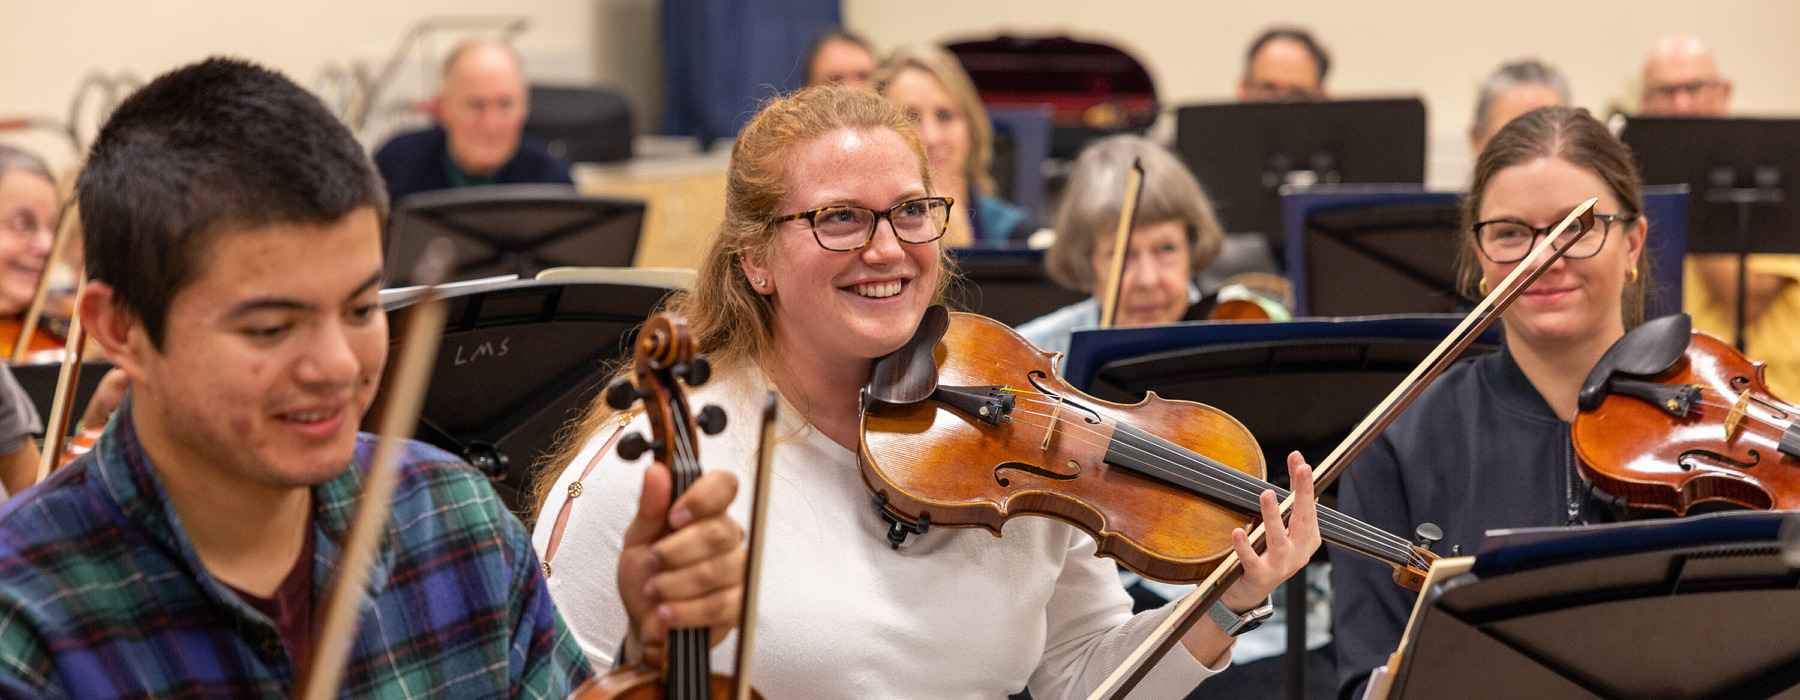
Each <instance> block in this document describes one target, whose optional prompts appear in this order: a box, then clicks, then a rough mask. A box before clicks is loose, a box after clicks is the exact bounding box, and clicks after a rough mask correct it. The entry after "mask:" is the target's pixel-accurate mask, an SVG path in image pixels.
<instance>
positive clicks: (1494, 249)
mask: <svg viewBox="0 0 1800 700" xmlns="http://www.w3.org/2000/svg"><path fill="white" fill-rule="evenodd" d="M1637 218H1638V215H1637V214H1595V215H1594V221H1597V222H1600V235H1598V236H1596V235H1592V234H1590V235H1586V236H1582V237H1581V238H1580V240H1577V241H1575V244H1574V245H1572V246H1569V247H1568V249H1567V250H1566V251H1564V252H1563V257H1564V258H1568V259H1571V260H1580V259H1582V258H1591V257H1594V256H1595V255H1599V254H1600V249H1601V248H1602V247H1605V246H1606V234H1609V233H1612V225H1613V224H1614V223H1615V222H1616V223H1620V224H1628V223H1631V222H1633V221H1636V220H1637ZM1555 229H1556V227H1555V226H1545V227H1543V228H1537V227H1534V226H1529V225H1526V224H1525V222H1523V221H1518V220H1516V219H1494V220H1492V221H1483V222H1480V223H1477V224H1475V247H1477V248H1480V249H1481V254H1482V255H1484V256H1486V257H1487V259H1488V260H1491V261H1493V262H1494V264H1496V265H1507V264H1511V263H1516V262H1518V261H1520V260H1524V259H1525V256H1527V255H1530V254H1531V249H1532V247H1533V246H1535V245H1536V244H1537V239H1538V236H1548V235H1550V232H1551V231H1553V230H1555ZM1580 229H1581V219H1576V220H1575V222H1574V223H1572V224H1569V230H1568V233H1565V234H1563V235H1565V236H1566V235H1569V234H1573V233H1577V232H1579V231H1580Z"/></svg>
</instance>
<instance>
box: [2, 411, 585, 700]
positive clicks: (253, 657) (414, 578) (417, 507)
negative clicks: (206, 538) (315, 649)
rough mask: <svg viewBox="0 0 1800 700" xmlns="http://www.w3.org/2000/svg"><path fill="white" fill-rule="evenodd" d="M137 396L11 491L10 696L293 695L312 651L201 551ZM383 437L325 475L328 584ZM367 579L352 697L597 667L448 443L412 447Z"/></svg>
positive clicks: (579, 674) (573, 675)
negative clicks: (297, 652) (304, 654)
mask: <svg viewBox="0 0 1800 700" xmlns="http://www.w3.org/2000/svg"><path fill="white" fill-rule="evenodd" d="M128 414H129V412H128V411H120V412H119V416H118V417H117V418H115V419H114V421H113V422H112V424H111V426H110V427H109V428H108V429H107V431H106V434H105V435H104V436H103V437H102V438H101V439H100V442H99V444H98V445H97V446H96V447H95V449H94V451H93V452H91V453H89V454H88V455H86V456H84V457H82V458H81V459H80V460H78V461H76V462H75V463H74V464H72V465H70V466H69V467H68V468H65V469H63V470H61V471H59V472H57V473H56V474H55V475H54V476H53V477H52V478H50V479H49V480H47V481H46V482H45V483H44V484H41V485H39V486H38V487H36V488H34V489H32V490H31V491H29V492H27V493H25V494H22V495H21V497H20V498H17V499H14V500H13V501H11V502H9V503H8V504H7V505H6V507H4V508H0V697H8V698H11V697H49V698H84V699H86V698H116V697H158V698H166V697H258V696H260V697H271V696H286V695H288V694H289V693H290V692H291V690H292V688H293V686H294V684H295V678H296V675H299V676H302V677H303V676H304V675H305V673H304V669H303V670H301V672H300V673H299V674H296V671H295V669H294V668H293V666H292V664H291V663H290V661H289V658H288V652H287V649H286V647H285V646H284V645H283V643H282V639H281V635H280V632H279V631H278V630H277V629H276V626H275V623H274V622H272V621H270V620H269V618H268V617H267V616H266V615H264V614H263V613H261V612H258V611H257V610H256V609H255V608H253V607H251V606H250V605H248V604H246V603H245V602H244V601H243V600H242V599H240V598H239V597H238V596H237V595H236V594H234V593H232V592H231V589H230V588H229V587H228V586H227V585H226V584H225V583H224V582H222V581H220V580H219V579H217V578H215V577H214V576H213V575H212V574H211V573H209V572H207V570H206V568H205V567H204V566H202V565H201V563H200V558H199V554H198V553H197V552H196V551H195V549H194V545H193V542H192V541H191V540H189V538H188V535H187V533H186V531H185V530H184V529H183V527H182V525H181V521H180V518H179V517H178V516H177V514H176V512H175V509H174V507H173V505H172V504H171V502H170V501H169V497H168V494H167V493H165V492H164V490H163V488H162V485H161V483H160V482H159V481H158V480H157V472H156V468H154V467H153V466H152V464H151V463H150V459H149V456H148V455H147V454H146V453H145V452H144V450H143V447H142V445H141V443H140V442H139V441H138V437H137V435H136V432H135V430H134V429H133V427H132V424H131V421H130V418H129V415H128ZM375 445H376V440H375V438H374V437H373V436H370V435H361V436H359V437H358V440H357V445H356V451H355V457H354V459H353V462H352V465H353V466H352V468H350V469H346V470H344V473H343V474H341V475H339V476H338V477H337V478H335V479H333V480H331V481H329V482H327V483H325V484H322V485H319V486H316V487H314V488H313V527H314V528H315V529H314V536H315V540H314V548H315V550H316V551H315V552H314V556H313V559H312V572H313V582H314V589H315V590H317V591H319V592H320V594H326V592H327V591H328V590H329V587H330V585H331V578H332V576H333V575H334V571H335V569H336V567H335V562H336V561H337V560H338V557H339V553H340V548H341V547H342V546H343V544H344V540H345V538H346V537H347V530H348V528H349V524H350V521H351V519H352V518H353V517H354V513H355V509H356V504H357V501H358V497H359V495H360V494H361V492H362V480H363V476H364V472H365V470H366V468H367V467H366V465H367V464H369V463H370V461H371V459H372V458H373V455H374V452H375ZM164 468H179V467H164ZM367 593H368V595H369V597H370V600H369V601H367V602H365V603H364V607H363V613H362V618H361V625H360V627H359V631H358V635H357V638H356V641H355V644H354V646H353V648H352V650H351V654H350V661H349V667H348V669H347V671H346V674H345V680H344V685H343V688H342V691H341V695H342V696H344V697H356V698H453V697H455V698H460V697H483V698H485V697H502V696H510V697H529V698H558V699H560V698H563V697H565V696H566V695H568V693H569V692H570V690H572V689H573V688H574V687H575V686H576V685H578V684H579V683H580V682H581V681H583V680H585V679H586V677H587V676H588V675H589V670H588V666H587V663H586V661H585V660H584V659H583V658H582V655H581V651H580V649H579V648H578V647H577V646H576V644H575V641H574V638H573V637H572V636H571V635H570V634H569V632H568V629H567V628H566V627H564V625H563V622H562V619H561V618H560V617H559V616H558V615H557V614H556V610H555V608H553V607H552V606H551V602H550V597H549V595H547V591H546V589H545V587H544V580H543V578H542V576H541V575H540V573H539V570H538V563H537V557H536V555H535V554H534V553H533V552H532V550H531V543H530V539H529V535H528V533H527V532H526V531H525V529H524V527H523V526H522V525H521V524H520V523H519V522H518V521H517V520H516V519H514V518H513V517H512V516H511V515H510V514H508V513H507V512H506V509H505V507H504V506H502V505H501V503H500V500H499V499H498V498H496V497H495V496H494V493H493V490H492V489H491V488H490V487H489V486H488V484H487V483H486V480H485V479H484V478H483V477H482V476H481V475H480V474H478V473H476V472H475V471H474V470H473V469H471V468H469V467H468V466H467V465H465V464H463V463H461V462H459V461H457V460H456V459H455V458H454V457H452V456H450V455H449V454H447V453H444V452H442V451H440V450H437V449H436V448H432V447H429V446H427V445H423V444H420V443H409V444H408V445H407V446H406V448H405V450H404V451H403V455H402V457H401V467H400V482H399V486H398V488H397V489H396V490H395V497H394V507H393V514H392V516H391V517H390V519H389V523H388V528H387V533H386V535H385V537H384V539H383V546H382V548H381V549H380V550H379V553H378V555H377V557H376V561H375V564H374V567H373V569H372V570H371V572H370V577H369V584H368V591H367ZM320 601H321V605H322V601H323V598H321V599H320Z"/></svg>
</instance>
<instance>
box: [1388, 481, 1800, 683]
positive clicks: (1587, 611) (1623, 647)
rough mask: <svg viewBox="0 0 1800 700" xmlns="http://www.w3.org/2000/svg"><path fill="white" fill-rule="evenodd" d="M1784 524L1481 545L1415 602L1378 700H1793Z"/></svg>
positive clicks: (1671, 525) (1799, 607)
mask: <svg viewBox="0 0 1800 700" xmlns="http://www.w3.org/2000/svg"><path fill="white" fill-rule="evenodd" d="M1791 517H1793V516H1792V515H1790V514H1784V513H1770V512H1761V511H1758V512H1737V513H1716V514H1712V515H1704V516H1696V517H1691V518H1683V519H1670V520H1653V521H1639V522H1633V523H1617V524H1612V525H1599V526H1592V527H1584V528H1535V529H1530V530H1513V531H1505V530H1502V531H1495V532H1491V533H1489V535H1488V539H1487V540H1486V541H1485V542H1484V543H1483V545H1482V547H1483V550H1482V553H1481V554H1480V555H1479V556H1477V557H1476V559H1475V564H1474V568H1472V569H1471V570H1470V571H1469V572H1467V573H1464V574H1460V575H1457V576H1454V577H1451V578H1449V579H1447V580H1444V581H1442V582H1439V583H1438V584H1436V585H1434V586H1432V587H1430V588H1428V589H1427V590H1426V591H1425V592H1424V593H1423V594H1422V595H1421V597H1420V601H1419V606H1418V608H1417V609H1416V610H1415V611H1414V613H1413V619H1412V620H1411V622H1410V623H1409V624H1408V632H1407V634H1408V641H1407V647H1406V648H1405V649H1403V654H1402V660H1401V662H1400V664H1399V666H1398V667H1397V668H1396V669H1392V671H1393V673H1392V676H1393V678H1392V685H1391V687H1390V690H1389V693H1388V695H1387V697H1388V698H1395V699H1398V698H1446V697H1455V698H1466V699H1469V700H1486V699H1488V698H1494V699H1499V698H1618V699H1621V700H1623V699H1635V698H1658V699H1663V698H1772V697H1794V696H1796V695H1797V694H1800V635H1796V634H1795V633H1794V630H1795V629H1800V586H1796V582H1800V572H1796V571H1795V569H1794V568H1793V567H1792V566H1790V565H1789V564H1787V563H1785V562H1784V561H1783V557H1782V551H1783V549H1784V548H1783V547H1782V546H1781V538H1780V531H1781V528H1782V526H1783V522H1784V521H1786V520H1787V519H1788V518H1791Z"/></svg>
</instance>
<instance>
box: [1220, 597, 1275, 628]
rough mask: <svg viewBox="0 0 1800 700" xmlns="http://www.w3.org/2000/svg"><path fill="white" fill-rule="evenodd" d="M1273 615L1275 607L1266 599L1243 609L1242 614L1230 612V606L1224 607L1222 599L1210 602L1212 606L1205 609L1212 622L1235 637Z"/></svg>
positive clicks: (1258, 625)
mask: <svg viewBox="0 0 1800 700" xmlns="http://www.w3.org/2000/svg"><path fill="white" fill-rule="evenodd" d="M1274 615H1275V608H1274V606H1271V605H1269V602H1268V601H1267V600H1265V601H1263V604H1262V605H1258V606H1256V607H1254V608H1251V609H1250V610H1248V611H1245V612H1244V614H1242V615H1239V614H1237V613H1234V612H1232V611H1231V608H1227V607H1225V603H1224V602H1223V601H1220V602H1215V603H1213V604H1212V607H1210V608H1207V609H1206V616H1207V617H1210V618H1212V621H1213V623H1214V624H1217V625H1218V626H1219V629H1221V630H1224V631H1225V634H1226V635H1228V636H1232V637H1236V636H1238V635H1240V634H1243V633H1245V632H1249V631H1250V630H1253V629H1256V628H1257V627H1260V626H1262V623H1263V622H1266V621H1267V620H1268V619H1269V618H1270V617H1273V616H1274Z"/></svg>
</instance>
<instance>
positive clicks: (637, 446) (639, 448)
mask: <svg viewBox="0 0 1800 700" xmlns="http://www.w3.org/2000/svg"><path fill="white" fill-rule="evenodd" d="M655 447H657V444H656V443H653V442H650V441H649V440H645V439H644V436H643V434H642V433H626V434H625V437H622V438H619V456H620V457H623V458H625V460H626V461H631V460H634V459H637V458H638V457H639V456H642V455H643V454H644V453H645V452H647V451H649V450H651V449H653V448H655Z"/></svg>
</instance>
